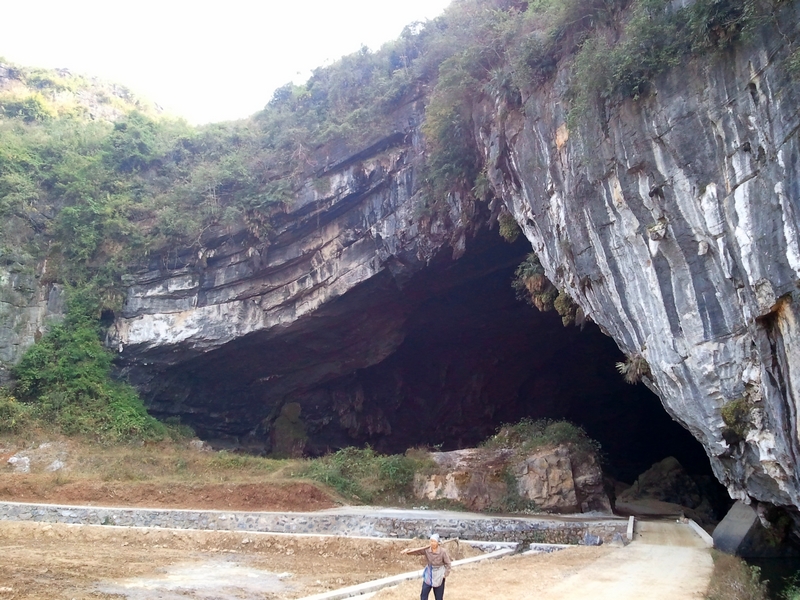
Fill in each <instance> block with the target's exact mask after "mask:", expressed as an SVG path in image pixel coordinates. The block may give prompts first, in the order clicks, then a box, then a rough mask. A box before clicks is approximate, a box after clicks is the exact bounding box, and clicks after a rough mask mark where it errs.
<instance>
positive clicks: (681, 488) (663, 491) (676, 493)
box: [615, 456, 717, 524]
mask: <svg viewBox="0 0 800 600" xmlns="http://www.w3.org/2000/svg"><path fill="white" fill-rule="evenodd" d="M615 508H616V509H617V510H618V511H619V512H622V513H625V514H636V515H646V514H654V515H674V514H680V513H684V514H685V515H686V516H688V517H690V518H692V519H694V520H695V521H697V522H698V523H702V524H715V523H717V519H716V518H715V515H714V511H713V509H712V506H711V502H710V501H709V499H708V498H706V497H704V496H703V494H702V492H701V490H700V488H699V487H698V485H697V483H695V481H694V480H693V479H692V478H691V477H690V476H689V474H688V473H687V472H686V471H685V470H684V468H683V467H682V466H681V464H680V463H679V462H678V461H677V460H676V459H675V458H674V457H672V456H668V457H667V458H665V459H664V460H662V461H661V462H658V463H656V464H654V465H653V466H652V467H650V468H649V469H648V470H647V471H645V472H644V473H642V474H641V475H640V476H639V477H638V479H637V480H636V481H634V482H633V485H632V486H631V487H629V488H628V489H626V490H625V491H623V492H622V493H621V494H619V495H618V496H617V498H616V505H615Z"/></svg>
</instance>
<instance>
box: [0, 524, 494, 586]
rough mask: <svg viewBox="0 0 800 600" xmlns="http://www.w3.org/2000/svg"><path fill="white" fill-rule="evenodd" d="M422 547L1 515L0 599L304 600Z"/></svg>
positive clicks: (407, 563) (405, 567)
mask: <svg viewBox="0 0 800 600" xmlns="http://www.w3.org/2000/svg"><path fill="white" fill-rule="evenodd" d="M418 545H419V542H407V541H398V540H390V539H387V540H366V539H354V538H341V537H322V536H286V535H274V534H253V533H240V532H212V531H178V530H147V529H138V528H137V529H133V528H122V527H108V526H85V525H84V526H78V525H60V524H44V523H16V522H2V521H0V557H2V558H0V600H11V599H14V600H22V599H25V600H33V599H37V600H39V599H61V598H65V599H72V598H75V599H76V600H82V599H86V600H88V599H93V600H94V599H97V598H131V599H136V600H138V599H139V598H142V599H144V598H148V599H152V598H161V599H169V600H172V599H173V598H180V599H182V600H186V599H187V598H219V599H226V600H227V599H228V598H259V599H262V600H263V599H278V598H282V599H283V598H285V599H290V598H299V597H302V596H307V595H311V594H316V593H320V592H323V591H327V590H332V589H337V588H340V587H344V586H348V585H355V584H357V583H362V582H364V581H370V580H373V579H378V578H381V577H386V576H389V575H394V574H397V573H403V572H407V571H413V570H415V569H417V568H419V567H420V559H419V557H413V556H411V557H410V556H405V555H401V554H400V551H401V550H402V549H403V548H407V547H415V546H418ZM449 548H450V552H451V553H453V554H454V556H458V557H461V558H466V557H469V556H474V555H476V554H480V552H479V551H477V550H475V549H473V548H470V547H468V546H465V545H464V544H460V545H457V544H455V543H452V542H451V543H450V544H449Z"/></svg>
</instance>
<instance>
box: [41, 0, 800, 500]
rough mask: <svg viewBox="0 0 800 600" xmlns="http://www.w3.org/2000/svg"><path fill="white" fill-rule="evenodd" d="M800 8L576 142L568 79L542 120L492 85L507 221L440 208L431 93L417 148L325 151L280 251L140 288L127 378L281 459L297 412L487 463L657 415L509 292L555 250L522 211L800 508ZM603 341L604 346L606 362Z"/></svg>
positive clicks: (753, 491) (397, 144)
mask: <svg viewBox="0 0 800 600" xmlns="http://www.w3.org/2000/svg"><path fill="white" fill-rule="evenodd" d="M792 6H794V8H792V7H791V6H790V7H788V8H786V9H785V11H786V12H787V14H788V13H791V14H792V15H793V19H786V20H785V21H784V23H783V24H782V29H778V28H777V27H776V26H775V25H774V24H764V25H763V26H762V29H760V30H758V31H757V32H756V33H755V34H753V35H752V36H751V38H750V39H749V40H748V41H747V42H745V43H741V44H739V45H738V47H737V48H736V49H735V50H734V51H731V52H728V53H725V54H724V55H721V56H718V57H716V58H714V57H710V58H705V59H695V60H694V61H692V62H689V63H687V64H686V65H685V66H684V67H683V68H681V69H675V70H673V71H672V72H670V73H668V74H667V75H665V76H663V77H661V78H659V79H658V80H657V81H656V82H655V83H654V86H653V89H652V90H651V93H650V94H649V95H648V96H647V97H644V98H642V99H640V100H638V101H632V100H631V101H626V102H620V103H616V104H614V103H607V104H606V105H604V106H603V107H602V110H600V111H599V112H598V113H597V114H596V115H595V117H591V116H587V117H586V118H584V119H583V120H582V121H579V122H578V123H577V124H575V125H574V126H573V127H568V126H567V124H566V117H565V112H564V107H563V105H562V104H561V98H562V97H563V96H564V91H565V88H566V86H567V83H568V82H567V77H568V59H565V60H564V61H562V63H561V64H560V66H559V68H558V69H557V73H556V75H555V77H554V78H552V79H551V80H550V82H549V83H546V84H544V85H542V86H541V87H539V88H537V89H536V90H533V91H528V92H526V95H525V96H524V98H523V102H522V103H521V105H516V104H514V105H507V104H506V103H505V102H506V101H505V100H502V99H499V98H494V97H492V96H491V95H490V92H489V91H486V90H485V91H484V92H482V93H483V94H484V97H483V100H482V101H481V102H479V103H477V104H476V108H475V110H474V112H473V123H474V138H475V141H476V143H477V145H478V147H479V148H480V149H481V151H482V154H483V162H484V164H485V167H486V173H487V175H488V178H489V181H490V182H491V185H492V187H493V188H494V191H495V196H496V199H495V200H494V201H492V202H491V203H488V204H487V203H484V202H481V201H478V200H474V199H472V198H471V197H470V196H469V194H461V195H458V194H451V195H449V196H447V197H446V198H443V199H440V201H439V202H438V203H437V204H436V205H435V208H434V209H431V208H427V207H426V204H425V203H423V202H422V201H421V189H422V188H423V185H422V181H421V178H422V174H421V170H420V169H419V165H420V163H421V162H422V160H423V158H424V156H425V152H426V143H425V140H424V139H423V138H422V136H421V133H420V128H419V125H420V122H421V121H422V119H423V115H424V104H425V101H424V96H423V99H421V100H420V99H418V100H415V101H414V102H410V103H408V104H407V105H406V106H405V107H404V108H403V109H402V110H401V111H400V112H401V113H402V114H400V115H399V116H397V115H396V116H395V126H394V130H395V132H394V133H393V134H392V135H388V136H386V137H383V138H381V139H375V140H373V143H372V144H370V145H367V147H365V148H363V149H360V150H349V151H348V150H346V149H343V150H339V151H333V150H331V149H330V148H326V149H321V150H320V151H319V152H320V156H319V157H317V158H318V164H319V165H320V166H319V168H317V169H316V170H315V171H313V170H309V173H308V177H307V178H306V180H305V182H304V183H303V184H302V187H301V188H299V189H297V191H296V199H295V201H294V202H293V203H291V204H290V205H289V206H288V207H286V208H285V209H282V210H283V212H278V213H276V214H274V215H273V217H272V231H271V232H270V234H269V236H266V237H262V238H255V237H252V236H251V235H250V234H249V233H248V231H247V230H246V229H245V228H242V229H236V228H234V229H216V230H210V231H207V232H206V233H205V234H204V235H203V237H202V239H201V243H200V246H199V247H198V248H193V249H191V250H185V251H180V250H176V249H171V251H170V253H169V254H168V255H164V256H162V257H159V260H155V261H154V262H153V263H152V264H151V265H150V266H149V267H148V269H147V270H145V271H141V272H137V273H134V274H131V276H130V279H129V281H128V283H129V288H128V291H127V302H126V305H125V308H124V309H123V311H122V313H121V314H120V315H118V316H117V319H116V322H115V325H114V327H113V328H112V330H111V332H110V333H109V338H108V342H109V344H110V345H111V346H113V347H114V348H116V349H117V350H118V351H119V363H120V365H121V366H122V368H123V372H124V373H125V374H126V375H127V376H128V377H129V378H130V379H131V381H132V382H133V383H135V384H136V385H137V386H138V387H139V389H140V390H141V391H142V392H143V395H144V397H145V399H146V402H147V403H148V406H149V407H150V408H151V409H152V410H153V411H155V412H156V413H158V414H161V415H181V416H182V417H183V418H184V419H185V420H186V421H188V422H189V423H190V424H192V425H193V426H195V427H196V428H197V429H198V431H200V432H201V433H202V434H204V435H205V436H206V437H210V438H213V437H217V438H221V437H225V436H229V437H234V438H237V439H239V440H247V439H251V440H253V441H254V443H259V444H261V445H262V447H263V445H264V444H265V443H266V444H267V446H269V440H273V441H274V440H276V439H284V438H286V436H285V435H276V434H275V431H274V429H275V427H276V426H277V424H279V423H280V415H281V414H282V409H283V407H284V406H287V405H288V404H292V405H293V406H294V404H295V403H296V404H297V408H296V409H294V410H293V413H292V414H295V413H297V415H296V417H297V419H296V421H297V423H296V425H297V426H296V427H295V428H294V429H293V431H295V430H296V431H298V432H300V434H298V436H299V437H298V438H297V439H294V438H292V440H291V446H292V447H293V448H294V447H295V446H297V444H299V443H300V442H302V443H307V444H308V446H307V449H308V450H310V451H313V452H322V451H324V450H325V449H326V448H329V447H336V446H339V445H345V444H348V443H367V442H369V443H376V442H379V441H380V440H384V439H388V438H390V437H391V436H394V439H395V440H396V442H395V444H394V446H393V447H394V448H397V447H400V446H402V445H403V444H406V447H407V445H410V444H414V443H422V442H424V441H426V436H434V435H435V436H438V438H439V439H448V440H450V441H451V443H452V445H454V446H455V445H459V444H460V443H461V442H462V441H471V442H475V441H477V439H480V437H481V436H484V437H485V435H486V434H487V433H490V432H491V429H492V428H493V427H494V426H496V425H497V424H498V423H499V422H502V421H503V420H511V419H513V418H519V417H520V416H531V415H532V414H533V413H535V412H536V411H537V410H539V409H540V408H541V407H542V406H547V407H548V408H550V409H552V410H557V409H558V410H561V409H563V408H564V406H566V405H569V404H570V402H577V400H575V398H577V397H578V396H580V397H581V398H589V400H586V401H585V402H586V403H585V404H581V405H580V407H581V408H580V409H576V414H577V415H578V416H581V415H582V414H583V413H581V411H582V410H584V407H586V406H588V405H589V404H594V405H595V406H602V407H603V408H601V409H600V410H599V411H598V412H599V413H603V414H607V415H617V414H624V413H633V412H635V411H637V410H638V407H637V406H636V405H635V403H633V402H632V401H630V403H628V404H624V403H622V402H621V401H620V402H618V403H617V404H618V406H617V407H616V408H615V407H614V400H615V399H617V398H618V397H619V396H618V395H617V392H616V391H615V390H616V389H617V388H614V386H615V385H621V386H624V384H621V382H620V380H619V379H617V381H616V383H613V382H611V381H609V380H608V379H607V378H605V376H604V375H601V374H597V373H594V371H593V369H592V366H593V363H592V361H593V360H595V359H596V357H598V356H605V357H606V358H611V359H612V360H613V349H612V350H609V349H608V348H607V347H605V346H603V341H602V339H597V338H592V337H591V336H592V332H591V331H588V332H587V333H585V335H584V334H580V332H578V331H577V329H574V328H573V329H571V330H561V329H560V323H558V322H557V321H556V322H555V323H556V325H558V328H557V329H556V328H554V327H553V323H554V322H553V320H552V319H550V317H548V316H546V315H540V314H539V313H536V312H535V311H533V310H532V309H530V308H529V307H526V306H524V305H522V304H521V303H516V302H515V300H514V298H513V293H512V292H510V287H509V285H508V283H509V281H508V280H509V277H510V274H511V272H513V268H514V266H515V265H516V264H517V263H519V262H520V260H521V259H522V258H523V257H524V255H525V253H526V252H527V251H528V250H530V248H529V247H525V245H524V244H523V245H519V244H518V245H517V246H510V245H506V244H505V243H504V242H502V241H501V240H500V238H499V237H498V236H497V234H496V233H495V232H493V231H490V228H492V227H494V219H495V218H496V216H497V214H498V212H499V211H500V210H501V205H505V206H506V207H507V209H508V210H509V211H510V212H511V213H512V214H513V215H514V217H515V218H516V220H517V221H518V223H519V224H520V226H521V227H522V230H523V231H524V234H525V237H527V239H528V240H529V242H530V245H532V247H533V249H534V250H535V251H536V253H537V254H538V256H539V258H540V261H541V263H542V265H543V266H544V268H545V270H546V274H547V276H548V277H549V278H550V279H551V280H552V281H553V282H554V283H555V284H556V285H557V286H558V287H559V288H560V289H562V290H563V291H566V292H568V293H569V295H570V296H571V297H572V299H573V300H574V301H575V302H577V303H578V304H579V305H580V306H581V308H582V309H583V312H584V313H585V314H586V315H587V316H588V318H589V319H590V320H591V321H593V322H594V323H596V324H598V325H599V326H600V327H601V328H602V330H603V331H605V332H607V334H608V335H609V336H611V338H613V340H614V341H615V342H616V343H617V344H618V345H619V347H620V348H621V349H622V350H623V351H624V352H625V353H626V354H628V355H629V356H632V357H635V356H641V357H643V358H644V359H646V360H647V362H648V363H649V366H650V372H651V376H650V377H649V378H648V379H647V383H648V385H649V386H650V387H651V388H652V389H653V390H654V391H655V392H656V393H657V394H658V396H659V397H660V399H661V401H662V402H663V405H664V407H665V408H666V409H667V411H668V412H669V414H670V415H671V416H672V417H674V418H675V419H677V420H678V421H680V423H682V424H683V425H684V426H685V427H686V428H687V429H688V430H689V431H690V432H691V434H692V435H693V436H695V438H697V439H698V440H699V441H700V442H701V443H702V445H703V447H704V448H705V452H706V454H707V455H708V457H709V458H710V460H711V464H712V466H713V468H714V471H715V473H716V475H717V477H718V478H719V479H720V480H721V481H723V482H724V483H725V484H726V485H727V487H728V489H729V490H730V492H731V494H732V495H733V496H735V497H738V498H745V499H747V498H752V499H756V500H761V501H766V502H771V503H773V504H778V505H784V506H793V507H798V506H800V487H798V466H797V464H796V460H795V456H796V454H797V453H798V452H800V448H799V447H798V445H799V444H800V439H799V437H798V422H797V415H796V413H797V409H798V400H797V394H798V389H800V388H799V387H798V386H800V371H799V370H798V369H799V368H798V365H800V350H799V349H798V345H799V344H800V337H798V335H800V334H799V333H798V331H797V319H798V317H799V316H800V310H799V309H798V304H797V303H798V300H800V297H798V280H800V241H798V239H799V237H800V236H799V235H798V231H799V229H800V179H798V170H800V147H798V146H800V139H799V137H798V127H800V114H799V113H798V106H799V105H800V85H799V84H798V82H797V81H794V80H792V79H791V78H790V77H789V75H788V71H787V70H786V69H785V68H784V64H785V60H786V57H787V54H788V52H789V49H790V48H791V47H792V44H796V43H797V40H798V32H797V25H796V24H797V23H798V22H800V14H797V8H796V6H797V5H796V3H795V4H794V5H792ZM787 24H788V25H787ZM162 258H163V259H164V260H161V259H162ZM509 294H511V296H510V298H509ZM43 299H44V296H42V298H41V299H40V301H41V302H43V301H44V300H43ZM26 302H27V301H26ZM38 318H39V317H37V319H38ZM548 319H550V320H548ZM579 336H582V339H584V340H585V339H589V340H590V341H589V342H588V343H589V344H590V345H592V348H593V349H592V351H591V352H587V356H589V357H593V358H589V359H588V360H587V361H585V362H582V363H579V362H578V361H577V357H576V355H577V354H579V353H580V352H581V351H580V350H576V348H577V347H578V346H577V339H578V337H579ZM587 365H588V367H587ZM564 381H570V382H571V383H577V384H579V385H582V386H583V387H579V388H571V389H570V390H566V388H565V384H564V383H563V382H564ZM581 382H582V383H581ZM604 394H606V396H603V395H604ZM520 398H523V400H524V402H523V400H520ZM626 402H628V401H627V400H626ZM525 403H527V404H525ZM523 404H524V406H523ZM623 404H624V405H623ZM576 406H577V405H576ZM620 406H621V408H620ZM606 409H607V412H606ZM615 410H616V411H617V412H613V411H615ZM542 412H543V413H544V414H545V416H548V414H547V412H546V411H544V409H542ZM584 416H586V417H587V418H589V416H588V415H584ZM595 419H596V422H597V427H598V428H600V429H602V428H606V429H608V428H610V427H613V426H614V425H615V424H616V423H617V420H616V417H614V418H613V419H611V418H608V419H607V420H605V421H604V420H603V418H602V417H601V416H595ZM643 424H644V417H641V418H639V421H636V422H632V423H631V425H630V427H629V428H628V429H627V430H626V431H627V432H631V433H626V435H625V436H616V437H627V436H632V435H634V434H635V431H636V429H637V427H638V428H639V429H641V428H642V427H643ZM588 428H589V427H588V426H587V429H588ZM284 433H285V432H284ZM470 436H471V439H468V438H470ZM306 437H307V439H306ZM301 438H302V439H301ZM476 438H477V439H476ZM265 440H266V442H265ZM612 443H613V440H612Z"/></svg>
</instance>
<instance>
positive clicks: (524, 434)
mask: <svg viewBox="0 0 800 600" xmlns="http://www.w3.org/2000/svg"><path fill="white" fill-rule="evenodd" d="M563 444H571V445H572V446H573V447H575V448H576V449H578V450H579V451H583V452H589V453H599V452H600V443H599V442H597V441H595V440H593V439H591V438H590V437H589V436H588V435H587V434H586V431H585V430H584V429H583V427H581V426H579V425H575V424H573V423H570V422H569V421H555V420H552V419H540V420H536V421H534V420H533V419H527V418H526V419H522V420H521V421H519V422H517V423H513V424H505V425H502V426H501V427H500V428H499V429H498V430H497V433H496V434H495V435H493V436H492V437H490V438H489V439H487V440H486V441H485V442H484V443H483V446H484V447H486V448H509V449H513V450H516V451H518V452H533V451H536V450H538V449H539V448H544V447H547V446H559V445H563Z"/></svg>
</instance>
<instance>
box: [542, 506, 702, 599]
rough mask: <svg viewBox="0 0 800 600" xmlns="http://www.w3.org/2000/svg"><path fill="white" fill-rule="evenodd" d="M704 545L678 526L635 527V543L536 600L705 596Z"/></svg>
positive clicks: (693, 535)
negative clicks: (636, 528) (636, 530)
mask: <svg viewBox="0 0 800 600" xmlns="http://www.w3.org/2000/svg"><path fill="white" fill-rule="evenodd" d="M712 568H713V564H712V560H711V553H710V552H709V549H708V545H707V543H706V542H705V541H704V540H702V539H701V538H700V537H699V536H698V535H697V534H696V533H695V532H694V531H693V530H692V529H691V528H690V527H689V526H688V525H684V524H682V523H648V522H643V523H639V531H638V532H637V535H636V538H635V541H634V542H633V543H632V544H630V545H628V546H627V547H625V548H619V549H617V550H616V551H614V552H612V553H610V554H609V555H607V556H604V557H602V558H601V559H599V560H597V561H596V562H593V563H590V564H587V565H586V566H585V567H583V568H581V569H579V570H578V571H577V572H575V573H574V574H572V575H570V576H569V577H567V578H565V579H563V580H562V581H560V582H558V583H556V584H555V585H554V586H553V587H552V588H550V589H549V590H547V591H546V592H545V593H544V594H543V595H537V599H538V600H578V599H581V600H584V599H586V598H591V599H592V600H641V599H642V598H647V600H690V599H700V598H704V597H705V593H706V590H707V588H708V582H709V580H710V578H711V571H712Z"/></svg>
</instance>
